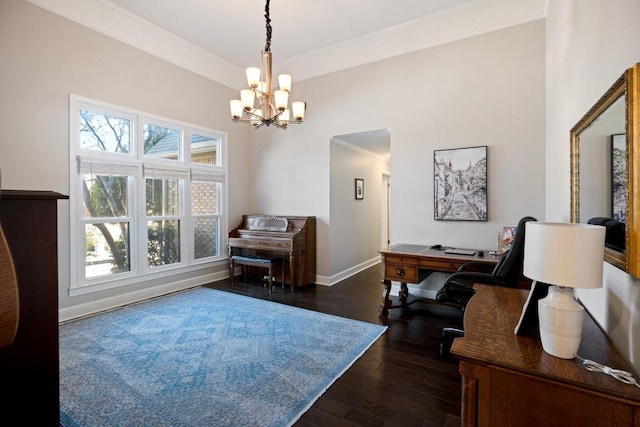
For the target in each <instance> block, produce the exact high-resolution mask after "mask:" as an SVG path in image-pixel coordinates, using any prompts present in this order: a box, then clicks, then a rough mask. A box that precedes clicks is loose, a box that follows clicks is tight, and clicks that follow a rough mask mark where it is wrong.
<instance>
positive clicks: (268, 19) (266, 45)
mask: <svg viewBox="0 0 640 427" xmlns="http://www.w3.org/2000/svg"><path fill="white" fill-rule="evenodd" d="M269 1H270V0H267V3H266V4H265V6H264V18H265V20H266V21H267V43H266V44H265V46H264V51H265V52H269V51H270V50H271V18H269Z"/></svg>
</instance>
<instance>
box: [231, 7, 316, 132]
mask: <svg viewBox="0 0 640 427" xmlns="http://www.w3.org/2000/svg"><path fill="white" fill-rule="evenodd" d="M269 1H270V0H267V3H266V5H265V8H264V12H265V15H264V17H265V19H266V22H267V42H266V45H265V47H264V50H263V51H262V61H261V65H260V68H257V67H250V68H247V83H248V85H249V89H243V90H241V91H240V99H233V100H231V102H230V106H231V118H232V120H233V122H234V123H250V124H251V125H253V128H254V129H258V128H261V127H262V126H271V125H273V126H276V127H278V128H280V129H286V128H287V125H289V124H292V123H295V124H299V123H302V119H304V111H305V109H306V108H307V104H306V102H303V101H295V102H292V103H291V111H292V112H293V120H290V117H291V113H290V111H289V108H287V105H288V103H289V93H290V92H291V75H289V74H280V75H279V76H278V83H279V84H280V89H279V90H276V91H274V90H273V86H272V84H271V19H270V18H269ZM256 101H257V104H258V105H257V106H255V104H256Z"/></svg>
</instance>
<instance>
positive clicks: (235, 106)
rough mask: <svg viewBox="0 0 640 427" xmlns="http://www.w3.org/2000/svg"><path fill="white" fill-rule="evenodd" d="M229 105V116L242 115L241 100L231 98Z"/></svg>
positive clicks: (238, 116) (237, 116)
mask: <svg viewBox="0 0 640 427" xmlns="http://www.w3.org/2000/svg"><path fill="white" fill-rule="evenodd" d="M229 107H230V108H231V117H234V118H240V117H242V102H240V100H239V99H232V100H231V101H229Z"/></svg>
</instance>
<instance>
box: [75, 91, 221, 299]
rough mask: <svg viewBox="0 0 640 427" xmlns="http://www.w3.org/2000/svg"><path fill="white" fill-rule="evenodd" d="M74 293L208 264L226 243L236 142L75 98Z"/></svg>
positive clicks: (211, 131) (149, 116)
mask: <svg viewBox="0 0 640 427" xmlns="http://www.w3.org/2000/svg"><path fill="white" fill-rule="evenodd" d="M70 117H71V124H70V126H71V130H72V132H71V150H70V151H71V155H72V159H73V170H72V173H71V194H72V198H71V200H72V201H75V203H72V213H71V231H72V240H71V241H72V244H71V246H72V248H71V264H72V268H71V270H72V271H71V273H72V274H71V276H72V280H71V286H70V288H71V293H72V294H73V290H74V289H76V290H78V289H82V291H83V292H84V291H90V290H92V289H95V290H98V289H105V288H108V287H112V286H122V285H126V284H130V283H136V282H138V281H143V280H148V279H149V278H151V276H152V275H153V274H156V273H158V272H161V273H162V274H163V275H166V274H171V272H172V271H175V272H176V273H179V272H183V271H186V270H189V269H196V268H201V267H202V264H204V263H207V262H210V261H214V260H217V259H222V258H224V256H225V255H226V254H225V253H223V251H222V248H223V247H224V244H225V241H226V234H225V233H221V230H225V229H226V228H225V224H226V220H225V213H226V206H225V204H226V203H225V202H226V191H227V190H226V174H227V173H226V164H225V163H226V162H225V159H224V156H223V155H222V154H223V153H224V151H225V148H226V146H225V144H226V141H225V139H226V136H225V135H224V134H223V133H221V132H217V131H214V130H211V129H204V128H201V127H196V126H193V125H189V124H185V123H182V122H179V121H176V120H170V119H166V118H159V117H156V116H152V115H149V114H145V113H142V112H138V111H133V110H130V109H127V108H124V107H117V106H112V105H107V104H105V103H101V102H98V101H93V100H89V99H85V98H81V97H78V96H74V95H72V96H71V102H70Z"/></svg>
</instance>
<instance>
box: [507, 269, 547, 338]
mask: <svg viewBox="0 0 640 427" xmlns="http://www.w3.org/2000/svg"><path fill="white" fill-rule="evenodd" d="M547 292H549V285H547V284H546V283H538V282H537V281H535V280H534V281H533V283H531V290H530V291H529V294H528V295H527V300H526V301H525V302H524V304H523V305H522V313H521V314H520V319H519V320H518V324H517V325H516V327H515V328H514V329H513V333H514V334H516V335H522V334H524V333H526V332H528V331H530V330H531V329H533V328H537V327H538V300H539V299H542V298H544V297H546V296H547Z"/></svg>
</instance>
